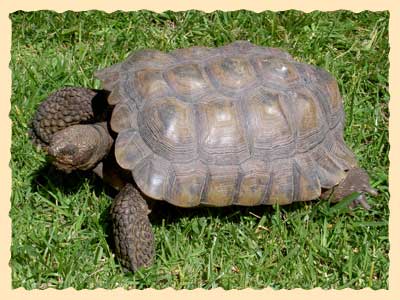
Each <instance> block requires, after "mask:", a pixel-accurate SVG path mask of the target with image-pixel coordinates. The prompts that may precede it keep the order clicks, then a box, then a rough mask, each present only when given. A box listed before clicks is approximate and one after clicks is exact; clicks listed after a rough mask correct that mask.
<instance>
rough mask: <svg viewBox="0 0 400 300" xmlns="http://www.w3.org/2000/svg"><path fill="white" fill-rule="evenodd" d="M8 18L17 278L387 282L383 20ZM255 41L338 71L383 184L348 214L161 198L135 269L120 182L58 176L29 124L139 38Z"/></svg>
mask: <svg viewBox="0 0 400 300" xmlns="http://www.w3.org/2000/svg"><path fill="white" fill-rule="evenodd" d="M10 18H11V20H12V31H13V36H12V59H11V63H10V67H11V69H12V83H13V84H12V99H11V112H10V118H11V120H12V149H11V152H12V159H11V162H10V166H11V168H12V188H13V189H12V190H13V192H12V198H11V203H12V208H11V211H10V217H11V219H12V246H11V261H10V264H11V267H12V286H13V288H17V287H24V288H26V289H35V288H47V287H54V288H59V289H62V288H67V287H74V288H76V289H86V288H88V289H91V288H96V287H103V288H115V287H124V288H128V289H130V288H137V289H141V288H147V287H153V288H157V289H161V288H166V287H173V288H176V289H182V288H185V289H193V288H198V287H201V288H207V289H209V288H214V287H222V288H225V289H233V288H246V287H253V288H264V287H268V286H270V287H273V288H277V289H279V288H285V289H291V288H296V287H301V288H306V289H308V288H313V287H322V288H326V289H330V288H333V289H342V288H346V287H349V288H355V289H360V288H364V287H371V288H373V289H387V288H388V269H389V259H388V251H389V240H388V218H389V209H388V200H389V192H388V180H387V177H388V165H389V160H388V151H389V143H388V115H389V113H388V101H389V93H388V68H389V62H388V51H389V44H388V19H389V15H388V13H386V12H377V13H373V12H361V13H359V14H355V13H351V12H346V11H337V12H332V13H323V12H313V13H310V14H305V13H301V12H297V11H286V12H279V13H272V12H265V13H261V14H255V13H252V12H247V11H237V12H230V13H222V12H214V13H210V14H205V13H202V12H198V11H188V12H179V13H173V12H166V13H163V14H155V13H152V12H148V11H141V12H132V13H123V12H117V13H113V14H105V13H102V12H96V11H89V12H82V13H74V12H68V13H64V14H56V13H53V12H48V11H41V12H40V11H39V12H16V13H13V14H12V15H11V16H10ZM239 39H246V40H249V41H251V42H253V43H255V44H259V45H265V46H272V47H280V48H283V49H285V50H287V51H288V52H290V53H291V54H292V55H294V57H295V58H296V59H298V60H299V61H302V62H307V63H312V64H315V65H318V66H321V67H323V68H325V69H327V70H328V71H330V72H331V73H332V74H333V75H334V76H335V77H336V78H337V79H338V82H339V86H340V89H341V92H342V94H343V98H344V103H345V111H346V117H347V126H346V130H345V139H346V141H347V143H348V145H349V147H350V148H351V149H352V150H353V151H354V152H355V154H356V155H357V157H358V160H359V162H360V165H361V166H362V167H364V168H366V169H367V170H368V173H369V174H370V176H371V182H372V184H373V186H374V187H375V188H377V189H378V190H379V196H378V197H375V198H371V197H369V198H368V201H369V203H370V204H371V205H372V207H373V208H372V210H370V211H368V212H367V211H364V210H362V209H360V208H357V209H355V210H354V211H353V212H352V213H351V212H349V211H348V210H342V209H336V207H335V206H332V205H330V204H329V203H327V202H326V201H313V202H307V203H296V204H294V205H290V206H283V207H254V208H239V207H228V208H224V209H221V208H215V209H213V208H196V209H179V208H175V207H172V206H170V205H168V204H166V203H160V204H159V205H157V206H156V207H155V208H154V211H153V214H152V223H153V225H154V226H153V228H154V231H155V236H156V243H157V244H156V252H157V257H156V262H155V264H154V265H153V266H152V267H150V268H149V269H146V270H141V271H139V272H137V273H135V274H131V273H128V274H125V273H123V271H122V269H121V267H120V265H119V264H118V262H116V260H115V259H114V254H113V248H112V239H111V237H110V219H109V217H108V211H109V208H110V204H111V201H112V197H113V195H114V194H115V193H114V192H113V191H112V190H111V189H110V188H108V187H106V186H105V185H103V184H102V183H101V181H100V180H98V179H97V178H95V177H94V175H91V174H84V173H82V174H81V173H80V174H73V175H65V176H62V175H61V174H59V173H58V172H56V171H55V170H53V169H52V168H50V167H49V165H48V163H47V162H46V158H45V156H44V154H43V153H41V152H37V151H35V149H34V147H33V146H32V145H31V144H30V142H29V139H28V136H27V131H28V127H29V122H30V119H31V118H32V116H33V114H34V111H35V109H36V107H37V106H38V104H39V103H40V102H41V101H42V100H43V99H44V98H45V97H46V96H47V95H48V94H49V93H51V92H53V91H54V90H56V89H58V88H60V87H63V86H68V85H78V86H87V87H99V86H100V83H99V82H98V81H96V80H95V79H94V78H93V76H92V73H93V71H95V70H97V69H99V68H101V67H105V66H109V65H111V64H113V63H116V62H119V61H121V60H122V59H124V58H125V57H126V56H127V55H128V53H129V52H131V51H134V50H137V49H140V48H155V49H159V50H172V49H175V48H180V47H187V46H191V45H205V46H219V45H223V44H226V43H228V42H231V41H234V40H239Z"/></svg>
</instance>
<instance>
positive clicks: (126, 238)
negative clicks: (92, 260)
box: [111, 184, 155, 271]
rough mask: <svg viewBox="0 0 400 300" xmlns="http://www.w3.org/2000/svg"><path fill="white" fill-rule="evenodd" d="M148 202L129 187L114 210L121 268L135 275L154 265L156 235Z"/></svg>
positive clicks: (116, 246)
mask: <svg viewBox="0 0 400 300" xmlns="http://www.w3.org/2000/svg"><path fill="white" fill-rule="evenodd" d="M149 212H150V211H149V209H148V206H147V203H146V200H145V199H144V198H143V197H142V195H141V194H140V192H139V191H138V190H137V189H136V188H134V187H133V185H132V184H126V185H125V186H124V188H123V189H122V190H121V191H120V192H119V194H118V195H117V196H116V198H115V199H114V202H113V204H112V207H111V218H112V222H113V235H114V240H115V252H116V256H117V258H118V260H119V261H120V263H121V265H122V266H123V267H125V268H127V269H129V270H131V271H136V270H137V269H139V268H141V267H148V266H150V265H151V264H152V263H153V261H154V256H155V249H154V235H153V230H152V228H151V224H150V221H149V218H148V214H149Z"/></svg>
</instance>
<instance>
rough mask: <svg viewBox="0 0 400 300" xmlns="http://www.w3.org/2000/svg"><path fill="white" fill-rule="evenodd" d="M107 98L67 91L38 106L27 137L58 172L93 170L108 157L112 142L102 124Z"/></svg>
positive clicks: (76, 89) (95, 93)
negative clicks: (48, 158) (42, 151)
mask: <svg viewBox="0 0 400 300" xmlns="http://www.w3.org/2000/svg"><path fill="white" fill-rule="evenodd" d="M107 95H108V92H107V91H104V90H91V89H87V88H82V87H68V88H63V89H60V90H58V91H56V92H55V93H53V94H51V95H50V96H49V97H48V98H47V99H46V100H45V101H44V102H42V103H41V104H40V106H39V108H38V109H37V111H36V114H35V116H34V118H33V120H32V128H31V130H30V132H29V134H30V136H31V139H32V141H33V143H34V144H36V145H38V146H40V147H41V148H43V150H45V151H46V152H47V153H48V154H49V155H50V157H52V158H53V164H54V165H55V166H56V167H57V168H58V169H61V170H63V171H66V172H70V171H72V170H76V169H79V170H88V169H92V168H94V167H95V166H96V164H97V163H98V162H100V161H101V160H102V159H103V158H104V157H105V156H106V155H107V154H108V153H109V151H110V149H111V146H112V144H113V138H112V137H111V136H110V134H109V132H108V129H107V126H106V123H105V122H106V120H107V117H108V114H109V107H108V106H107ZM83 124H85V125H83Z"/></svg>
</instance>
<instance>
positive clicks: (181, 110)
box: [96, 42, 356, 207]
mask: <svg viewBox="0 0 400 300" xmlns="http://www.w3.org/2000/svg"><path fill="white" fill-rule="evenodd" d="M96 76H97V77H98V78H99V79H100V80H102V83H103V85H104V88H105V89H108V90H110V91H111V93H110V96H109V99H108V101H109V104H110V105H113V106H114V109H113V113H112V117H111V123H110V124H111V128H112V130H113V131H115V132H116V133H118V136H117V139H116V143H115V156H116V160H117V162H118V164H119V165H120V166H121V167H122V168H125V169H128V170H130V171H131V172H132V175H133V178H134V180H135V182H136V184H137V185H138V186H139V188H140V189H141V190H142V192H143V193H144V194H146V195H148V196H149V197H151V198H154V199H159V200H166V201H168V202H170V203H172V204H174V205H177V206H183V207H190V206H197V205H200V204H205V205H211V206H227V205H233V204H237V205H248V206H250V205H259V204H275V203H278V204H289V203H292V202H294V201H308V200H312V199H315V198H318V197H319V196H320V195H321V189H322V188H331V187H333V186H335V185H337V184H338V183H339V182H340V181H341V180H342V179H343V178H344V177H345V171H346V170H348V169H350V168H352V167H354V166H355V165H356V160H355V158H354V155H353V154H352V152H351V151H350V150H349V149H348V148H347V146H346V145H345V143H344V140H343V126H344V111H343V106H342V99H341V96H340V94H339V90H338V86H337V83H336V81H335V80H334V78H333V77H332V76H331V75H330V74H329V73H327V72H326V71H324V70H322V69H320V68H317V67H314V66H311V65H307V64H303V63H299V62H296V61H295V60H294V59H293V58H292V57H291V56H290V55H289V54H288V53H286V52H284V51H282V50H279V49H275V48H267V47H260V46H255V45H252V44H251V43H249V42H235V43H232V44H229V45H226V46H223V47H219V48H206V47H192V48H187V49H178V50H175V51H173V52H170V53H163V52H159V51H155V50H143V51H139V52H136V53H134V54H132V55H130V56H129V57H128V58H127V59H126V60H125V61H124V62H122V63H120V64H117V65H114V66H111V67H109V68H106V69H104V70H100V71H98V72H97V73H96Z"/></svg>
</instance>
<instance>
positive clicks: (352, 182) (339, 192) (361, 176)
mask: <svg viewBox="0 0 400 300" xmlns="http://www.w3.org/2000/svg"><path fill="white" fill-rule="evenodd" d="M354 192H358V193H360V195H359V196H358V197H357V199H355V200H354V201H353V203H351V205H350V207H351V208H354V207H355V206H357V205H361V206H362V207H363V208H365V209H367V210H368V209H370V208H371V207H370V205H369V204H368V202H367V200H366V199H365V193H367V194H370V195H372V196H376V195H378V192H377V191H376V190H375V189H373V188H372V187H371V185H370V184H369V176H368V174H367V172H366V171H365V170H363V169H361V168H353V169H350V170H349V171H347V175H346V177H345V179H344V180H343V181H342V182H340V183H339V184H338V185H337V186H335V187H334V188H332V189H330V190H328V191H326V192H325V193H323V194H322V196H321V198H324V199H327V198H329V197H330V200H331V201H332V202H334V203H335V202H339V201H340V200H342V199H343V198H344V197H346V196H349V195H350V194H352V193H354Z"/></svg>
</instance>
